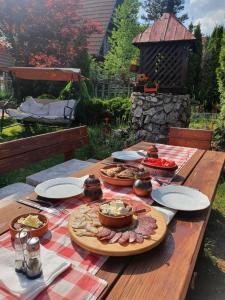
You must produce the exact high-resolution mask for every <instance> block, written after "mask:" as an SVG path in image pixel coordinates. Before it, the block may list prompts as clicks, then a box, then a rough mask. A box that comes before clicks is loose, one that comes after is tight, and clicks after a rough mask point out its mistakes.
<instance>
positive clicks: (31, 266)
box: [26, 237, 42, 279]
mask: <svg viewBox="0 0 225 300" xmlns="http://www.w3.org/2000/svg"><path fill="white" fill-rule="evenodd" d="M26 246H27V255H26V275H27V277H28V278H30V279H35V278H38V277H40V276H41V274H42V265H41V257H40V241H39V238H38V237H32V238H29V239H28V240H27V245H26Z"/></svg>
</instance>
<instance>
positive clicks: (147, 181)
mask: <svg viewBox="0 0 225 300" xmlns="http://www.w3.org/2000/svg"><path fill="white" fill-rule="evenodd" d="M135 178H136V180H135V182H134V185H133V192H134V193H135V194H136V195H137V196H141V197H146V196H149V195H150V193H151V191H152V183H151V176H150V174H149V172H147V171H146V170H145V169H144V168H142V169H140V171H139V172H138V173H137V174H136V176H135Z"/></svg>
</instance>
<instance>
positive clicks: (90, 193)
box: [84, 175, 102, 201]
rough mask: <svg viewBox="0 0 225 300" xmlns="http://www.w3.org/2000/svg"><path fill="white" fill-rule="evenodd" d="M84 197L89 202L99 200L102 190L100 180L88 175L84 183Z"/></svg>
mask: <svg viewBox="0 0 225 300" xmlns="http://www.w3.org/2000/svg"><path fill="white" fill-rule="evenodd" d="M84 195H85V196H86V197H87V198H89V199H90V200H93V201H95V200H101V198H102V189H101V182H100V180H99V179H98V178H97V177H95V175H89V177H88V178H87V179H85V181H84Z"/></svg>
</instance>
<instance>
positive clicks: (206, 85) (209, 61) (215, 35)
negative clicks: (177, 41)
mask: <svg viewBox="0 0 225 300" xmlns="http://www.w3.org/2000/svg"><path fill="white" fill-rule="evenodd" d="M223 31H224V28H223V26H216V27H215V28H214V30H213V32H212V35H211V36H210V38H209V40H208V43H207V44H206V46H205V51H204V55H203V61H202V79H201V93H200V99H201V102H202V103H204V106H205V109H207V110H208V111H211V110H212V109H213V108H217V107H218V104H219V102H220V99H219V91H218V82H217V77H216V69H217V68H218V67H219V55H220V50H221V41H222V37H223Z"/></svg>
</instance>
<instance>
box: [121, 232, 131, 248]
mask: <svg viewBox="0 0 225 300" xmlns="http://www.w3.org/2000/svg"><path fill="white" fill-rule="evenodd" d="M129 238H130V231H125V232H123V233H122V236H121V237H120V238H119V240H118V242H119V244H120V245H124V244H126V243H127V242H129Z"/></svg>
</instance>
